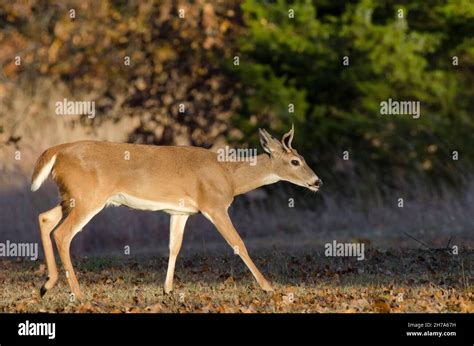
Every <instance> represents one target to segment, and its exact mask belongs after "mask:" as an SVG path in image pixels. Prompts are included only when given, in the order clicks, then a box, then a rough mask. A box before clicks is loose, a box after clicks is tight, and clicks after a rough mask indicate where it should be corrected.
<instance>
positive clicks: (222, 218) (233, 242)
mask: <svg viewBox="0 0 474 346" xmlns="http://www.w3.org/2000/svg"><path fill="white" fill-rule="evenodd" d="M203 214H204V216H206V217H207V218H208V219H209V220H210V221H211V222H212V223H213V224H214V225H215V226H216V228H217V230H218V231H219V233H220V234H221V235H222V236H223V237H224V239H225V240H226V241H227V243H228V244H229V245H230V246H231V247H232V249H233V250H234V252H235V253H236V254H238V255H239V256H240V258H242V260H243V261H244V263H245V264H246V265H247V267H248V268H249V269H250V271H251V272H252V274H253V276H254V277H255V279H256V280H257V282H258V284H259V285H260V287H261V288H262V289H263V290H264V291H267V292H271V291H273V288H272V286H271V285H270V283H268V281H267V280H266V279H265V277H264V276H263V275H262V273H260V271H259V270H258V269H257V267H256V266H255V264H254V263H253V261H252V259H251V258H250V256H249V254H248V252H247V248H246V247H245V244H244V242H243V241H242V239H241V238H240V236H239V234H238V233H237V230H236V229H235V228H234V225H233V224H232V221H231V219H230V217H229V214H228V213H227V210H222V211H218V212H211V213H203Z"/></svg>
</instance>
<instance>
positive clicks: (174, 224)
mask: <svg viewBox="0 0 474 346" xmlns="http://www.w3.org/2000/svg"><path fill="white" fill-rule="evenodd" d="M188 217H189V215H171V220H170V258H169V260H168V271H167V272H166V280H165V293H170V292H171V291H172V290H173V276H174V267H175V264H176V257H178V253H179V250H180V249H181V244H182V242H183V233H184V226H185V225H186V220H187V219H188Z"/></svg>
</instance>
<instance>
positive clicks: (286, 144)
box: [281, 124, 295, 152]
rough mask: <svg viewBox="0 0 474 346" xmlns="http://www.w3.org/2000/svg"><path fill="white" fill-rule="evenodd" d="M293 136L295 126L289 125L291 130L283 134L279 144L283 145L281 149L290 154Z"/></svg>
mask: <svg viewBox="0 0 474 346" xmlns="http://www.w3.org/2000/svg"><path fill="white" fill-rule="evenodd" d="M294 134H295V124H291V130H290V131H288V132H287V133H285V134H284V135H283V138H282V139H281V144H282V145H283V148H284V149H285V150H286V151H288V152H291V149H293V147H292V146H291V142H292V141H293V136H294Z"/></svg>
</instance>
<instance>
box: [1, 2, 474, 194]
mask: <svg viewBox="0 0 474 346" xmlns="http://www.w3.org/2000/svg"><path fill="white" fill-rule="evenodd" d="M71 10H73V11H74V13H73V14H74V16H73V18H71V16H72V12H71ZM180 10H182V11H183V12H182V13H181V14H182V15H184V18H180ZM473 19H474V3H473V2H471V1H468V0H463V1H459V0H446V1H430V2H426V1H413V0H412V1H399V2H397V3H394V2H392V1H370V0H359V1H349V2H347V1H326V0H320V1H317V0H314V1H310V0H297V1H284V0H278V1H256V0H255V1H254V0H242V1H240V2H233V1H201V0H196V1H178V2H175V1H156V2H153V1H100V2H95V1H66V2H54V1H34V0H32V1H27V2H9V1H6V0H3V1H1V2H0V26H1V31H0V47H1V49H0V67H1V68H0V100H1V103H2V105H1V108H0V140H1V142H2V146H3V148H6V147H15V148H22V146H24V145H27V144H26V143H27V142H28V140H29V136H28V133H27V132H26V131H25V130H23V129H22V127H21V126H17V122H18V121H19V119H20V118H22V117H23V116H24V115H23V114H16V113H18V110H17V109H18V108H15V107H16V106H15V104H16V103H18V102H19V101H18V97H16V96H18V94H19V90H22V92H23V94H22V98H23V99H25V98H26V96H28V95H35V93H36V92H38V90H39V89H42V88H43V89H44V88H45V84H44V81H45V80H47V81H48V84H47V85H48V87H51V88H60V87H61V88H62V89H61V90H63V91H62V92H61V93H60V95H61V97H62V96H63V95H70V96H69V97H70V98H71V99H79V100H84V99H86V100H94V101H95V102H96V108H97V109H96V112H97V115H96V118H95V119H93V120H91V119H87V117H85V116H84V117H82V118H81V117H78V118H75V119H74V120H72V121H71V122H70V124H69V125H68V126H70V127H76V128H77V127H80V128H84V129H87V133H88V134H89V136H92V137H94V138H97V139H108V138H107V136H102V135H101V134H100V133H101V132H100V131H101V127H106V126H108V127H112V129H113V124H116V123H118V122H120V121H121V120H123V119H124V118H129V119H133V121H132V122H130V123H129V124H130V125H127V126H126V128H125V130H124V131H125V137H124V140H128V141H130V142H136V143H154V144H179V145H198V146H204V147H211V146H213V145H214V146H217V145H221V144H222V143H226V142H230V143H232V144H234V145H244V146H245V145H252V146H255V145H258V138H257V128H258V127H267V128H268V129H269V130H270V131H273V132H274V133H275V134H277V135H281V134H282V133H283V132H284V131H287V129H288V128H289V127H290V126H291V123H295V127H296V136H295V144H294V146H295V147H296V148H298V150H299V152H300V153H302V154H303V155H304V156H305V157H307V158H308V161H310V163H311V164H312V165H314V166H315V167H316V171H317V172H318V173H319V174H320V175H321V176H323V177H325V178H326V179H324V180H325V181H328V182H330V184H329V187H328V188H329V189H337V190H339V191H341V192H343V193H349V194H350V193H352V192H353V185H354V184H348V182H349V181H350V182H354V183H357V185H359V186H363V187H364V189H366V190H367V191H373V190H374V189H376V190H380V189H381V187H383V189H388V190H390V189H392V188H399V187H400V186H405V187H406V186H410V185H411V184H414V183H417V182H418V181H419V180H420V179H422V180H423V181H429V182H431V184H432V185H433V186H438V185H439V184H451V185H456V184H458V183H459V182H460V181H464V180H465V177H466V176H467V175H468V172H469V171H470V169H471V168H472V163H473V162H474V145H473V139H472V138H473V137H472V133H473V129H474V118H473V109H474V97H473V96H474V88H473V86H474V74H473V71H474V44H473V43H474V35H473V34H474V20H473ZM18 56H19V57H20V58H21V64H20V65H16V64H15V57H18ZM344 57H347V59H348V60H346V61H347V62H348V65H344V64H343V62H344ZM236 58H238V64H236ZM59 86H60V87H59ZM64 90H66V91H64ZM25 92H26V94H25ZM25 95H26V96H25ZM43 98H44V97H43ZM48 98H51V99H52V101H60V100H62V98H59V96H58V99H57V100H55V99H54V97H48ZM388 98H392V99H393V100H400V101H421V117H420V118H419V119H413V118H412V117H411V116H409V115H399V116H394V115H392V116H389V115H381V114H380V102H382V101H385V100H387V99H388ZM31 99H33V97H32V98H31ZM23 102H26V103H27V105H28V102H30V101H29V100H28V99H27V100H23ZM180 107H181V109H180ZM42 109H43V111H44V108H42V107H37V108H35V109H34V111H31V113H32V115H31V117H33V119H34V118H35V117H36V118H38V119H40V118H39V116H38V115H37V113H39V112H41V110H42ZM293 109H294V111H292V110H293ZM180 110H181V112H180ZM48 116H49V118H48V117H46V118H41V119H43V120H41V121H39V124H38V126H36V129H39V126H40V125H42V124H44V121H45V120H44V119H46V120H47V119H50V120H51V119H53V118H54V119H55V120H54V121H58V120H57V118H58V116H57V115H55V114H49V115H48ZM51 121H52V120H51ZM59 121H65V120H61V119H60V120H59ZM103 137H104V138H103ZM62 140H63V141H68V137H67V136H65V137H64V138H62ZM53 144H56V143H50V145H53ZM28 145H30V146H32V147H36V148H37V149H38V150H39V151H42V150H43V149H45V148H43V147H41V146H39V145H35V144H34V143H29V144H28ZM454 150H456V151H458V152H459V161H453V160H452V152H453V151H454ZM344 151H347V152H348V153H349V156H350V160H349V161H345V160H343V152H344ZM348 185H349V186H348ZM383 189H382V190H383Z"/></svg>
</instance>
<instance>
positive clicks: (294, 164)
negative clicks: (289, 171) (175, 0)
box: [290, 160, 301, 166]
mask: <svg viewBox="0 0 474 346" xmlns="http://www.w3.org/2000/svg"><path fill="white" fill-rule="evenodd" d="M290 162H291V164H292V165H293V166H299V165H300V164H301V163H300V161H299V160H291V161H290Z"/></svg>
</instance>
